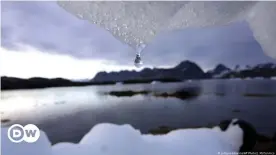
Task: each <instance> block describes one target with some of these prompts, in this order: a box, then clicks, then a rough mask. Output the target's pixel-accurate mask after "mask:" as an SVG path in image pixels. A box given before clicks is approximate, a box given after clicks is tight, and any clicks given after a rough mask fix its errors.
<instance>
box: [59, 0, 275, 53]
mask: <svg viewBox="0 0 276 155" xmlns="http://www.w3.org/2000/svg"><path fill="white" fill-rule="evenodd" d="M58 4H59V5H60V6H61V7H62V8H64V9H65V10H67V11H68V12H70V13H72V14H74V15H75V16H77V17H78V18H80V19H83V20H88V21H91V22H92V23H95V24H99V25H100V26H102V27H104V28H105V29H107V30H108V31H110V32H111V33H112V34H113V35H114V36H115V37H117V38H118V39H120V40H121V41H123V42H125V43H127V44H129V45H130V46H132V47H133V48H137V46H139V45H140V44H147V43H149V42H150V41H151V40H152V39H153V37H155V35H156V34H157V33H160V32H164V31H168V30H176V29H183V28H187V27H205V26H218V25H225V24H229V23H231V22H235V21H238V20H246V21H247V22H248V23H249V25H250V27H251V29H252V31H253V33H254V36H255V38H256V40H257V41H258V42H259V43H260V44H261V46H262V48H263V49H264V51H265V53H266V54H267V55H269V56H271V57H273V58H276V52H275V49H276V44H275V42H276V29H275V25H276V16H275V14H276V2H272V1H271V2H262V1H258V2H256V1H255V2H252V1H232V2H231V1H220V2H218V1H214V2H210V1H206V2H197V1H192V2H188V1H159V2H156V1H135V2H134V1H117V2H115V1H109V2H106V1H86V2H77V1H59V2H58Z"/></svg>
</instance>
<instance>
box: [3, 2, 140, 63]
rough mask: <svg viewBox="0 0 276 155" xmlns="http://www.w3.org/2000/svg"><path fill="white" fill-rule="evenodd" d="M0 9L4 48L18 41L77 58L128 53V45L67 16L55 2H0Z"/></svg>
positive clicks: (11, 46)
mask: <svg viewBox="0 0 276 155" xmlns="http://www.w3.org/2000/svg"><path fill="white" fill-rule="evenodd" d="M2 8H3V9H2V26H1V30H2V32H3V33H2V36H1V38H2V46H3V47H4V48H9V49H11V48H16V47H15V45H16V44H18V43H20V44H26V45H30V46H33V47H35V48H38V49H40V50H45V49H46V50H49V51H55V52H58V54H70V55H72V56H74V57H77V58H93V59H98V58H100V59H101V58H105V59H115V60H116V59H118V58H120V57H122V56H125V57H128V56H129V54H128V53H129V50H131V49H130V48H129V47H128V46H127V45H124V44H123V43H121V42H120V41H118V40H116V39H115V38H114V37H112V35H111V34H110V33H109V32H107V31H106V30H104V29H102V28H100V27H99V26H97V25H93V24H90V23H88V22H87V21H83V20H79V19H77V18H76V17H74V16H72V15H70V14H69V13H67V12H66V11H65V10H63V9H61V8H60V7H59V6H58V5H57V4H56V2H2ZM119 55H120V56H119ZM132 55H133V56H134V55H135V53H134V52H132Z"/></svg>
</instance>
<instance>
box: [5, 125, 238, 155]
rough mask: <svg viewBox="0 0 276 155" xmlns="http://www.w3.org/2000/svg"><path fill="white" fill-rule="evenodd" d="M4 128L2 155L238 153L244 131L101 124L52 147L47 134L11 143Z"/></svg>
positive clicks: (235, 126) (236, 128) (235, 127)
mask: <svg viewBox="0 0 276 155" xmlns="http://www.w3.org/2000/svg"><path fill="white" fill-rule="evenodd" d="M7 130H8V129H7V128H2V131H1V139H2V145H1V146H2V150H1V154H3V155H141V154H143V155H153V154H158V155H171V154H174V155H183V154H193V155H202V154H205V155H214V154H217V153H218V152H238V151H239V148H240V146H241V145H242V137H243V130H242V129H241V128H239V126H237V125H234V126H230V127H229V128H228V129H227V130H226V131H222V130H221V129H220V128H218V127H214V128H198V129H181V130H175V131H171V132H170V133H168V134H166V135H150V134H141V133H140V131H138V130H136V129H134V128H133V127H132V126H130V125H115V124H109V123H102V124H98V125H96V126H94V127H93V128H92V129H91V130H90V131H89V132H88V133H87V134H86V135H85V136H84V137H83V138H82V139H81V141H80V142H79V143H78V144H73V143H65V142H63V143H58V144H55V145H53V146H51V145H50V142H49V140H48V138H47V136H46V134H45V133H44V132H43V131H41V137H40V138H39V140H38V141H37V142H36V143H24V142H23V143H12V142H10V141H9V139H8V138H7Z"/></svg>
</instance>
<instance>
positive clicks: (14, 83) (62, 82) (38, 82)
mask: <svg viewBox="0 0 276 155" xmlns="http://www.w3.org/2000/svg"><path fill="white" fill-rule="evenodd" d="M93 84H95V83H93V82H74V81H70V80H67V79H62V78H54V79H47V78H40V77H34V78H30V79H21V78H14V77H6V76H3V77H1V90H11V89H34V88H48V87H67V86H87V85H93ZM97 84H113V83H108V82H106V83H97Z"/></svg>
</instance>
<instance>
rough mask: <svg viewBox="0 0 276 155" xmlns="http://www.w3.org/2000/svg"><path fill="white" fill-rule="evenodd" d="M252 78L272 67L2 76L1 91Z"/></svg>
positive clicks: (274, 68) (270, 72)
mask: <svg viewBox="0 0 276 155" xmlns="http://www.w3.org/2000/svg"><path fill="white" fill-rule="evenodd" d="M256 77H262V78H271V77H276V64H273V63H264V64H258V65H256V66H253V67H250V66H247V67H245V68H244V69H240V67H239V66H238V65H237V67H235V69H230V68H228V67H226V66H225V65H223V64H218V65H217V66H216V67H215V68H214V69H212V70H209V71H207V72H206V73H205V72H204V71H203V70H202V69H201V68H200V67H199V66H198V65H197V64H196V63H194V62H191V61H187V60H186V61H182V62H181V63H179V64H178V65H176V66H175V67H172V68H169V69H164V68H154V69H150V68H145V69H143V70H142V71H119V72H110V73H107V72H99V73H98V74H96V76H95V77H94V78H93V79H92V80H90V81H87V80H85V81H71V80H68V79H62V78H54V79H47V78H41V77H34V78H30V79H20V78H15V77H6V76H4V77H1V90H10V89H33V88H47V87H66V86H87V85H102V84H115V83H117V82H122V83H125V84H127V83H150V82H152V81H160V82H179V81H184V80H188V79H189V80H190V79H213V78H216V79H228V78H256Z"/></svg>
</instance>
